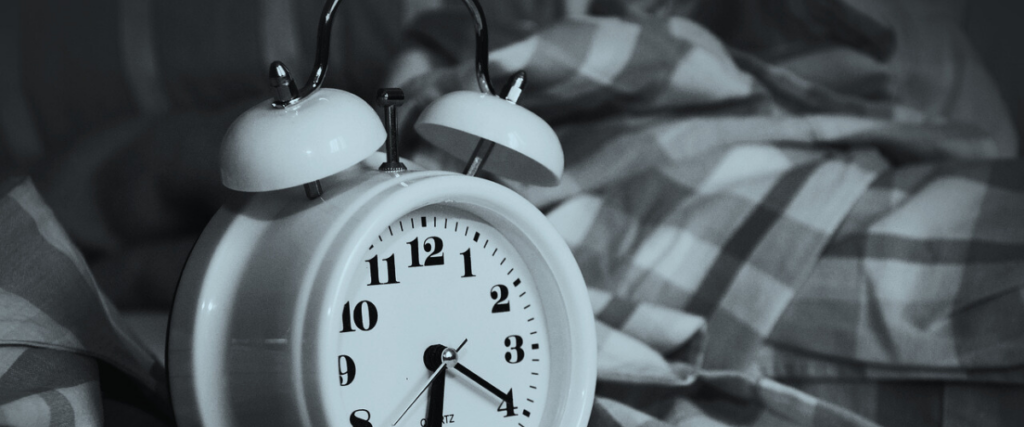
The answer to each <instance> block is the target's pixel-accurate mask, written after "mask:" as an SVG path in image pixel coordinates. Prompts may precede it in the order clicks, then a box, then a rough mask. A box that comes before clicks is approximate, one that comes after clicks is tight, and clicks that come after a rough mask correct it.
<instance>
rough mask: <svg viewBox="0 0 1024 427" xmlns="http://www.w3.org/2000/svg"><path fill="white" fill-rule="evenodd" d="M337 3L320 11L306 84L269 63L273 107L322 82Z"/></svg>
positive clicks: (276, 63) (291, 101)
mask: <svg viewBox="0 0 1024 427" xmlns="http://www.w3.org/2000/svg"><path fill="white" fill-rule="evenodd" d="M474 1H475V0H474ZM339 4H341V0H327V2H326V3H325V4H324V10H323V12H321V13H320V24H319V26H318V27H317V36H316V58H315V59H314V60H313V70H312V71H311V72H310V73H309V78H308V79H306V85H305V86H303V87H302V89H296V85H295V80H293V79H292V77H291V74H290V73H289V72H288V68H287V67H285V65H284V64H283V63H281V61H274V62H273V63H272V64H270V86H271V87H273V88H274V103H273V104H272V105H273V106H274V107H277V108H284V107H286V106H288V105H292V104H294V103H296V102H299V101H300V100H302V99H303V98H305V97H306V96H309V94H310V93H313V91H314V90H317V89H319V88H320V85H322V84H323V83H324V77H325V76H326V75H327V62H328V55H329V54H330V47H331V28H332V27H333V25H332V24H333V23H334V16H335V15H336V14H337V12H338V5H339Z"/></svg>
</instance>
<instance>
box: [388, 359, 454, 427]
mask: <svg viewBox="0 0 1024 427" xmlns="http://www.w3.org/2000/svg"><path fill="white" fill-rule="evenodd" d="M445 368H447V366H445V365H444V364H441V366H440V367H438V368H437V370H435V371H434V373H433V374H430V378H429V379H427V383H426V384H424V385H423V389H421V390H420V392H419V393H417V394H416V397H414V398H413V399H412V402H409V406H406V407H405V410H404V411H402V415H399V416H398V419H397V420H395V423H394V424H392V426H396V425H398V422H399V421H402V417H404V416H405V413H406V412H409V409H411V408H412V405H415V404H416V401H417V400H419V398H420V396H422V395H423V392H425V391H427V388H429V387H430V384H432V383H433V382H434V378H435V377H437V374H440V373H441V372H442V371H444V370H445Z"/></svg>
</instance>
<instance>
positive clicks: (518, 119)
mask: <svg viewBox="0 0 1024 427" xmlns="http://www.w3.org/2000/svg"><path fill="white" fill-rule="evenodd" d="M466 4H467V6H469V7H470V11H471V12H473V17H474V18H476V21H477V24H478V25H477V40H478V45H479V43H480V42H481V40H482V41H483V48H482V49H478V56H477V72H478V81H479V83H480V86H481V92H480V93H476V92H468V91H466V92H455V93H451V94H448V95H445V96H443V97H441V98H439V99H437V100H436V101H435V102H434V103H432V104H431V105H429V106H428V107H427V108H426V109H425V110H424V111H423V113H422V114H421V115H420V116H419V118H418V119H417V121H416V123H415V126H414V128H415V129H416V131H417V132H418V133H419V134H420V135H421V136H422V137H423V138H424V139H425V140H427V141H428V142H430V143H432V144H434V145H436V146H438V147H440V148H442V149H443V150H445V151H447V152H449V153H450V154H452V155H455V156H458V157H461V158H463V159H467V167H466V171H465V173H463V174H457V173H452V172H443V171H429V170H408V169H407V168H406V167H405V165H404V164H403V162H402V161H401V159H400V157H399V156H398V149H397V135H396V131H395V128H396V126H395V116H396V114H397V112H398V111H397V109H398V107H399V105H401V104H402V102H403V100H404V94H403V93H402V91H401V90H400V89H383V90H381V91H379V93H378V96H377V100H376V102H377V103H378V104H379V105H380V106H381V108H383V109H384V118H385V119H384V122H385V123H386V126H385V125H382V123H381V120H380V119H379V116H378V115H377V113H376V111H374V109H373V108H371V107H370V106H369V105H368V104H367V103H366V102H365V101H363V100H362V99H361V98H359V97H356V96H355V95H352V94H350V93H348V92H344V91H341V90H336V89H328V88H323V87H320V86H321V83H322V82H323V77H324V74H325V73H326V68H327V67H326V65H327V47H326V46H327V40H328V39H329V33H330V27H331V21H332V19H333V16H334V14H335V12H336V10H337V6H338V0H333V1H328V4H327V5H326V6H325V8H324V14H323V19H321V21H320V29H319V44H318V50H317V58H316V61H315V65H314V71H313V72H312V75H311V77H310V79H309V81H308V82H307V84H306V86H305V87H303V88H301V89H299V88H298V87H297V85H296V84H295V82H294V81H293V80H292V78H291V74H290V72H289V71H288V69H287V67H285V66H284V64H281V63H279V62H275V63H274V64H272V65H271V71H270V80H271V86H272V87H273V91H274V98H273V99H271V100H268V101H266V102H263V103H260V104H259V105H256V106H255V107H253V108H251V109H250V110H248V111H246V112H245V113H244V114H242V115H241V116H240V117H239V118H238V119H237V120H236V121H235V122H234V124H233V125H232V126H231V127H230V129H229V130H228V131H227V134H226V136H225V137H224V145H223V149H222V157H221V172H222V180H223V183H224V185H225V186H227V187H228V188H231V189H233V190H237V191H238V193H237V194H236V196H237V197H234V198H233V199H232V200H230V201H229V202H228V203H227V204H226V205H225V206H223V207H222V208H221V209H220V211H219V212H217V214H216V215H215V216H214V217H213V218H212V219H211V220H210V222H209V224H208V225H207V227H206V229H205V230H204V231H203V234H202V236H201V237H200V239H199V240H198V242H197V243H196V244H195V247H194V248H193V250H192V253H191V255H190V256H189V259H188V262H187V264H186V266H185V269H184V271H183V272H182V276H181V280H180V283H179V285H178V290H177V293H176V295H175V300H174V306H173V310H172V314H171V319H170V325H169V332H168V344H167V348H168V350H167V363H168V379H169V384H170V392H171V398H172V403H173V407H174V413H175V417H176V421H177V423H178V425H181V426H207V427H235V426H246V427H250V426H331V427H342V426H345V427H349V426H351V427H371V426H375V427H383V426H402V427H440V426H442V425H463V426H468V427H484V426H487V427H499V426H509V427H538V426H545V427H547V426H562V427H584V426H586V424H587V422H588V420H589V416H590V410H591V406H592V404H593V399H594V386H595V376H596V343H595V336H594V321H593V313H592V311H591V307H590V303H589V299H588V295H587V293H586V289H585V285H584V282H583V278H582V275H581V274H580V270H579V267H578V266H577V264H576V262H575V260H574V259H573V256H572V254H571V253H570V251H569V249H568V247H567V246H566V244H565V242H564V241H563V240H562V239H561V237H560V236H559V234H558V233H557V232H556V230H555V229H554V228H553V227H552V225H551V224H550V223H548V221H547V219H546V218H545V217H544V215H543V214H541V212H539V211H538V210H537V209H536V208H535V207H534V206H533V205H531V204H530V203H529V202H527V201H526V200H525V199H523V198H522V197H521V196H519V195H518V194H517V193H515V192H513V191H512V190H510V189H508V188H506V187H504V186H502V185H500V184H497V183H495V182H492V181H489V180H485V179H482V178H478V177H475V176H474V175H475V174H476V172H477V171H478V170H480V169H481V168H484V169H486V170H488V171H489V172H490V173H493V174H495V175H498V176H502V177H504V178H509V179H515V180H520V181H523V182H527V183H532V184H540V185H552V184H554V183H556V182H557V180H558V179H559V177H560V175H561V173H562V168H563V157H562V151H561V148H560V146H559V144H558V139H557V137H556V136H555V134H554V132H553V131H552V130H551V128H550V127H549V126H548V125H547V124H546V123H545V122H544V121H543V120H541V119H540V118H539V117H537V116H536V115H534V114H533V113H531V112H529V111H528V110H526V109H525V108H523V107H521V106H518V105H516V104H515V102H516V100H517V98H518V95H519V93H520V92H521V91H522V90H523V85H524V82H525V74H523V73H521V72H520V73H517V74H516V75H514V76H513V77H512V78H511V79H510V82H509V84H507V85H506V88H505V90H504V91H503V92H502V93H500V94H498V95H495V94H494V93H493V92H492V90H491V88H490V85H489V76H488V75H487V72H486V65H487V61H486V54H487V51H486V26H485V24H484V20H483V14H482V12H481V11H480V7H479V4H477V3H476V0H466ZM480 52H483V53H482V54H480ZM481 58H482V59H481ZM386 129H387V130H386ZM385 142H386V150H385V151H386V154H387V156H386V158H382V159H381V160H376V162H379V163H381V165H380V167H369V166H367V165H368V163H370V162H372V161H373V159H375V158H377V157H384V156H383V155H382V154H381V153H379V152H378V149H379V148H380V147H381V146H382V145H385ZM413 169H415V168H413Z"/></svg>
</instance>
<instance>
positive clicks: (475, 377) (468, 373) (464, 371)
mask: <svg viewBox="0 0 1024 427" xmlns="http://www.w3.org/2000/svg"><path fill="white" fill-rule="evenodd" d="M455 370H456V371H459V372H461V373H462V375H465V376H466V377H467V378H469V379H471V380H473V382H475V383H477V384H479V385H480V386H481V387H483V388H484V389H486V390H487V391H489V392H491V393H493V394H494V395H495V396H498V398H500V399H501V400H508V395H507V394H505V393H502V391H501V390H498V388H497V387H495V386H494V385H493V384H491V383H489V382H487V380H484V379H483V378H480V376H479V375H477V374H476V373H474V372H473V371H471V370H469V368H467V367H465V366H464V365H463V364H461V363H456V364H455Z"/></svg>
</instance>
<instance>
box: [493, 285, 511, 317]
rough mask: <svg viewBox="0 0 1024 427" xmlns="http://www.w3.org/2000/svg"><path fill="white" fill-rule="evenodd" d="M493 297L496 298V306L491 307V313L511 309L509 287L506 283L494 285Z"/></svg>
mask: <svg viewBox="0 0 1024 427" xmlns="http://www.w3.org/2000/svg"><path fill="white" fill-rule="evenodd" d="M491 299H492V300H494V307H491V313H505V312H507V311H509V304H508V288H507V287H505V285H494V286H492V287H491Z"/></svg>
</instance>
